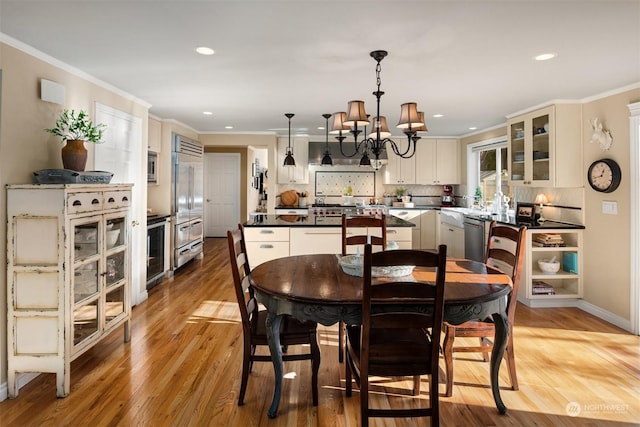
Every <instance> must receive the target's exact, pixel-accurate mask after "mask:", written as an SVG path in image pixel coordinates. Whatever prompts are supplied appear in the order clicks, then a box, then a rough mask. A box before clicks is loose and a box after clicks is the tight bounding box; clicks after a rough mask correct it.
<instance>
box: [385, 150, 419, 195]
mask: <svg viewBox="0 0 640 427" xmlns="http://www.w3.org/2000/svg"><path fill="white" fill-rule="evenodd" d="M393 140H394V141H395V143H396V144H397V145H398V149H399V150H400V152H401V153H402V152H404V150H406V149H407V144H408V141H407V138H393ZM387 156H388V157H389V160H388V161H387V165H386V166H385V170H384V183H385V184H391V185H393V184H396V185H408V184H415V183H416V160H415V155H414V156H413V157H410V158H408V159H404V158H402V157H400V156H397V155H396V154H395V153H394V152H393V150H392V149H391V147H390V146H388V147H387Z"/></svg>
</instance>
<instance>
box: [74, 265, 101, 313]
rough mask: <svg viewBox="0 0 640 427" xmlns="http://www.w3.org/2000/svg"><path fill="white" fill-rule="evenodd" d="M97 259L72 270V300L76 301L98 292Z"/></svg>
mask: <svg viewBox="0 0 640 427" xmlns="http://www.w3.org/2000/svg"><path fill="white" fill-rule="evenodd" d="M98 278H99V275H98V261H95V262H90V263H87V264H83V265H81V266H79V267H76V268H75V269H74V272H73V278H72V287H73V302H74V303H77V302H80V301H82V300H84V299H86V298H89V297H91V296H92V295H96V294H97V293H98Z"/></svg>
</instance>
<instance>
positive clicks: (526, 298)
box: [518, 228, 584, 307]
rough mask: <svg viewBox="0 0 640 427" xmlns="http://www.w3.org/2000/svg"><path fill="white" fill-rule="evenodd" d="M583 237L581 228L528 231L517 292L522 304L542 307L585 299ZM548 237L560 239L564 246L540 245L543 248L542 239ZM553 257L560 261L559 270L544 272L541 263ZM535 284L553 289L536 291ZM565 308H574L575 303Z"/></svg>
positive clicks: (570, 303)
mask: <svg viewBox="0 0 640 427" xmlns="http://www.w3.org/2000/svg"><path fill="white" fill-rule="evenodd" d="M582 234H583V230H582V229H564V228H563V229H528V230H527V240H526V251H525V262H524V271H523V274H522V278H521V280H522V282H521V284H520V289H519V292H518V293H519V299H520V300H521V301H522V302H524V303H525V304H526V305H529V306H531V307H543V306H545V305H548V304H552V305H553V306H558V305H559V304H560V305H562V303H561V301H559V300H575V299H576V298H582V283H583V279H582V272H583V271H584V269H583V266H582ZM548 235H555V236H560V238H561V239H562V241H563V245H564V246H538V245H541V243H539V240H541V237H544V236H548ZM538 237H540V239H538ZM553 257H556V260H558V261H559V262H560V270H559V271H558V272H557V273H554V274H546V273H543V272H542V271H541V270H540V268H539V267H538V260H539V259H542V258H546V259H550V258H553ZM570 259H571V262H569V261H570ZM536 281H538V282H544V284H546V285H548V286H550V288H551V289H550V291H549V292H547V293H536V292H534V283H535V282H536ZM565 305H572V302H569V303H567V304H565Z"/></svg>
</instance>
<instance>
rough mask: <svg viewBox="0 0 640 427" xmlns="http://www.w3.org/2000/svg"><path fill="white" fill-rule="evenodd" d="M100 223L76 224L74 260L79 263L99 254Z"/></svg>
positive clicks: (74, 231) (74, 229) (74, 230)
mask: <svg viewBox="0 0 640 427" xmlns="http://www.w3.org/2000/svg"><path fill="white" fill-rule="evenodd" d="M98 224H99V222H97V221H95V222H89V223H86V224H76V225H75V226H74V228H73V259H74V261H79V260H82V259H85V258H89V257H91V256H94V255H97V254H98V242H99V241H100V239H99V238H98V235H99V227H98Z"/></svg>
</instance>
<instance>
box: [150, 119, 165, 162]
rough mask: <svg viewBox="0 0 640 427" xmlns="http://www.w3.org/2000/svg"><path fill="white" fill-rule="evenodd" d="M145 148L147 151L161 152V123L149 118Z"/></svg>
mask: <svg viewBox="0 0 640 427" xmlns="http://www.w3.org/2000/svg"><path fill="white" fill-rule="evenodd" d="M147 138H148V139H147V148H148V150H149V151H152V152H154V153H159V152H161V151H162V122H160V120H156V119H154V118H152V117H149V133H148V135H147Z"/></svg>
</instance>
